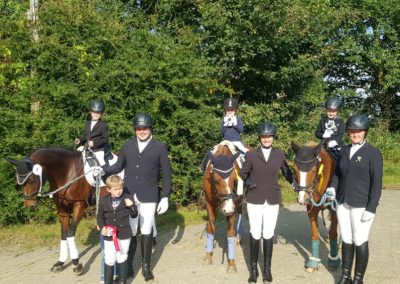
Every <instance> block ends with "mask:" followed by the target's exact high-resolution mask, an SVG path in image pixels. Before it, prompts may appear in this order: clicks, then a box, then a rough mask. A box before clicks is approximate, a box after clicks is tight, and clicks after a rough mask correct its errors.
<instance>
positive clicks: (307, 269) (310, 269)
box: [306, 267, 318, 273]
mask: <svg viewBox="0 0 400 284" xmlns="http://www.w3.org/2000/svg"><path fill="white" fill-rule="evenodd" d="M315 270H318V268H315V267H306V272H308V273H313V272H314V271H315Z"/></svg>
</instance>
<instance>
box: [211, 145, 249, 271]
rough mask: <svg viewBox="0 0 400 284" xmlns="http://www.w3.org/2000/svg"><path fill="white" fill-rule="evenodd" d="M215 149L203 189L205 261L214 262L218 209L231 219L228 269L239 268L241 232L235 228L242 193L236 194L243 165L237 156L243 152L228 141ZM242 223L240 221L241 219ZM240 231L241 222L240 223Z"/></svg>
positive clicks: (228, 221)
mask: <svg viewBox="0 0 400 284" xmlns="http://www.w3.org/2000/svg"><path fill="white" fill-rule="evenodd" d="M214 152H215V153H214V154H212V153H211V152H209V153H208V157H209V158H210V163H209V165H208V166H207V168H206V171H205V173H204V178H203V191H204V195H205V201H206V209H207V215H208V222H207V226H206V233H207V247H206V248H207V249H206V255H205V257H204V262H205V263H207V264H212V256H213V243H214V234H215V230H216V229H215V221H216V218H217V209H218V208H219V209H220V210H221V212H222V213H223V214H224V215H225V216H226V221H227V243H228V246H227V247H228V249H227V255H228V267H227V271H228V272H236V271H237V270H236V263H235V251H234V243H235V238H236V237H238V238H240V236H237V234H236V233H237V232H236V230H235V221H236V215H238V216H239V220H238V221H240V217H241V214H242V196H238V195H237V194H236V191H235V189H236V187H235V184H236V182H237V179H238V172H239V166H238V164H237V162H235V161H236V159H237V158H238V156H239V153H236V154H234V155H233V154H232V152H231V150H230V148H229V147H228V146H227V145H223V144H219V145H218V146H217V147H216V150H215V151H214ZM238 223H239V222H238ZM237 228H238V231H239V230H240V225H238V226H237Z"/></svg>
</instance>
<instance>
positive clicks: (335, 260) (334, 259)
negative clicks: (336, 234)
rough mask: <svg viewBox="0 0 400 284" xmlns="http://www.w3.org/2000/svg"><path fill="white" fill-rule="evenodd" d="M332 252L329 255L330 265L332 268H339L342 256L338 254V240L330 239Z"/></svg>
mask: <svg viewBox="0 0 400 284" xmlns="http://www.w3.org/2000/svg"><path fill="white" fill-rule="evenodd" d="M329 245H330V253H329V255H328V266H329V267H331V268H334V269H336V268H338V267H339V266H340V257H339V254H338V243H337V240H336V239H334V240H330V242H329Z"/></svg>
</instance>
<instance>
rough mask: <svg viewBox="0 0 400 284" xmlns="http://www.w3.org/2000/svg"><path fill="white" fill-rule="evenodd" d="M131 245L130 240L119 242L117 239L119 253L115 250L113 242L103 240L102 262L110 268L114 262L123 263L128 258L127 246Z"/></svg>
mask: <svg viewBox="0 0 400 284" xmlns="http://www.w3.org/2000/svg"><path fill="white" fill-rule="evenodd" d="M130 243H131V238H128V239H124V240H120V239H118V244H119V248H120V251H119V252H117V251H116V250H115V245H114V242H113V241H106V240H104V262H105V263H106V264H107V265H109V266H112V265H114V264H115V262H118V263H123V262H125V260H126V259H127V258H128V250H129V244H130Z"/></svg>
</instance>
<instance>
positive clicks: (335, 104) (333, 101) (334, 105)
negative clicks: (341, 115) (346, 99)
mask: <svg viewBox="0 0 400 284" xmlns="http://www.w3.org/2000/svg"><path fill="white" fill-rule="evenodd" d="M341 106H342V101H341V100H340V99H339V98H338V97H334V98H329V99H328V100H327V101H326V103H325V108H326V109H334V110H338V109H340V107H341Z"/></svg>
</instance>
